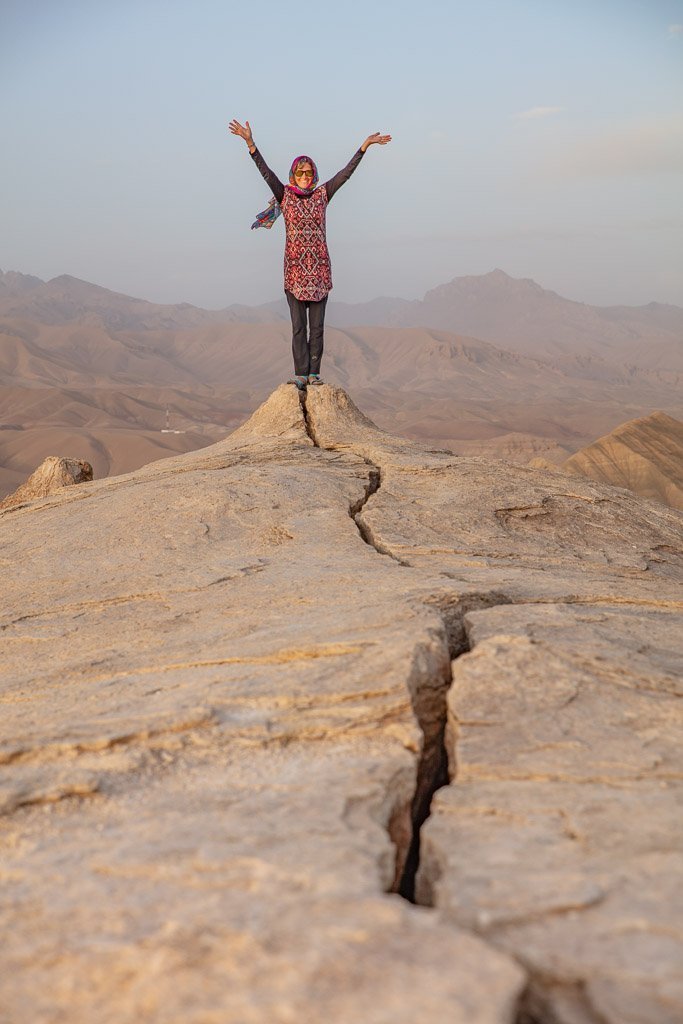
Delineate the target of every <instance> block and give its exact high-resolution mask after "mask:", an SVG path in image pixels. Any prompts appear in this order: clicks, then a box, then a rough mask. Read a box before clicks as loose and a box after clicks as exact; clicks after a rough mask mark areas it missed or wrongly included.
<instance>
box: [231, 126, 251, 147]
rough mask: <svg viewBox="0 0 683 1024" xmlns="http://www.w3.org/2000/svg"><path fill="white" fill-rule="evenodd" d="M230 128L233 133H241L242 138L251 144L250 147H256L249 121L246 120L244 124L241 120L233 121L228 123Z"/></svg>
mask: <svg viewBox="0 0 683 1024" xmlns="http://www.w3.org/2000/svg"><path fill="white" fill-rule="evenodd" d="M228 128H229V129H230V131H231V132H232V134H233V135H239V136H240V138H242V139H244V141H245V142H246V144H247V145H248V146H249V149H253V148H254V140H253V138H252V135H251V126H250V124H249V122H248V121H245V122H244V125H241V124H240V123H239V121H231V122H230V124H229V125H228Z"/></svg>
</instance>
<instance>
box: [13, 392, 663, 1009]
mask: <svg viewBox="0 0 683 1024" xmlns="http://www.w3.org/2000/svg"><path fill="white" fill-rule="evenodd" d="M682 524H683V516H681V514H680V513H677V512H675V511H673V510H671V509H667V508H665V507H663V506H660V505H658V504H656V503H654V502H648V501H644V500H642V499H638V498H636V497H635V496H633V495H631V494H628V493H627V492H624V491H619V490H616V489H613V488H610V487H607V486H603V485H599V484H594V483H591V482H589V481H578V480H576V479H575V478H570V477H565V478H563V477H562V476H560V475H558V474H547V475H546V474H545V473H544V472H543V471H542V470H530V469H528V468H522V467H515V466H507V465H505V464H504V463H495V462H487V461H485V460H483V459H478V458H469V459H467V458H456V457H455V456H453V455H451V454H450V453H447V452H441V451H435V450H432V449H429V448H427V447H425V446H421V445H418V444H415V443H414V442H407V441H404V440H402V439H400V438H394V437H390V436H389V435H387V434H384V433H383V432H381V431H379V430H377V428H376V427H374V425H373V424H372V423H371V422H370V421H369V420H368V419H367V418H366V417H364V416H363V415H362V414H361V413H359V411H358V410H357V409H356V408H355V406H354V405H353V403H352V402H351V400H350V399H349V398H348V396H347V395H346V394H345V393H344V392H343V391H341V390H340V389H337V388H334V387H331V386H328V385H324V386H321V387H318V388H311V389H310V390H309V393H308V395H307V397H306V400H305V405H304V406H302V404H301V403H300V401H299V395H298V393H297V392H296V391H295V389H294V388H291V387H287V386H282V387H280V388H278V389H277V390H276V391H275V392H274V393H273V395H271V397H270V398H269V399H268V401H267V402H266V403H264V405H263V406H262V407H261V408H260V409H258V410H257V411H256V412H255V413H254V415H253V416H252V418H251V419H250V420H249V421H248V422H247V423H246V424H245V425H244V426H243V427H241V428H240V429H239V430H238V431H236V432H235V433H234V434H232V435H231V436H230V437H229V438H227V439H226V440H225V441H223V442H220V443H219V444H216V445H213V446H211V447H209V448H204V449H202V450H200V451H198V452H192V453H189V454H187V455H183V456H179V457H175V458H170V459H165V460H163V461H162V462H158V463H154V464H151V465H150V466H147V467H145V468H144V469H142V470H139V471H137V472H135V473H131V474H128V475H126V476H120V477H115V478H109V479H107V480H102V481H96V482H91V483H85V484H79V485H78V486H76V487H71V488H68V489H65V490H63V491H61V492H59V493H57V494H56V495H54V496H52V497H48V498H43V499H39V500H37V501H33V502H32V503H30V504H27V505H24V506H21V507H15V508H14V509H7V510H6V511H5V512H3V513H2V514H0V545H1V548H0V557H1V558H2V565H3V570H4V572H3V577H4V585H3V589H4V596H5V601H4V603H3V609H2V620H1V621H0V645H1V646H2V665H3V674H2V683H1V688H0V702H1V707H2V714H1V716H0V723H1V724H0V815H1V816H0V851H1V854H0V880H1V881H2V896H1V897H0V927H1V928H2V934H3V937H4V938H3V944H2V948H1V950H0V1007H2V1014H4V1016H3V1015H2V1014H0V1019H2V1020H3V1021H4V1020H5V1019H6V1020H7V1021H8V1022H10V1024H23V1022H25V1021H26V1022H29V1021H30V1022H31V1024H42V1022H46V1024H47V1022H55V1024H57V1022H60V1024H61V1022H68V1024H81V1022H86V1021H87V1022H89V1024H90V1022H92V1021H93V1020H97V1021H98V1024H100V1022H102V1024H108V1022H109V1021H111V1022H112V1024H113V1022H116V1024H122V1022H123V1024H128V1022H130V1024H133V1022H135V1024H139V1022H140V1024H144V1022H154V1024H157V1022H158V1024H161V1022H164V1024H166V1022H168V1024H175V1022H178V1024H180V1022H181V1021H182V1022H183V1024H211V1022H214V1021H215V1022H221V1024H225V1022H229V1024H233V1022H234V1024H294V1022H296V1024H301V1022H303V1021H305V1022H307V1024H308V1022H311V1024H317V1022H318V1021H320V1022H325V1024H328V1022H330V1024H337V1022H339V1024H342V1022H344V1024H347V1022H349V1021H354V1022H355V1021H357V1022H359V1024H385V1022H386V1024H402V1022H406V1024H407V1022H408V1021H410V1022H411V1024H413V1022H415V1021H420V1022H431V1021H439V1022H441V1021H445V1020H448V1021H449V1022H454V1024H460V1022H462V1024H514V1022H519V1024H521V1022H532V1021H535V1022H541V1024H545V1022H548V1024H551V1022H553V1024H554V1022H559V1024H604V1022H605V1021H607V1022H608V1024H639V1022H652V1024H655V1022H657V1024H660V1022H666V1024H668V1022H669V1021H671V1022H672V1024H673V1021H674V1020H680V1019H681V1017H682V1016H683V993H682V992H681V980H680V974H677V970H678V965H679V964H680V963H681V959H682V956H683V941H682V936H681V928H680V921H681V913H680V908H677V905H676V904H677V901H679V900H680V893H681V892H682V891H683V885H682V883H683V857H682V855H681V842H680V839H681V837H680V822H681V806H680V805H681V794H682V793H683V771H682V765H681V755H680V753H679V752H680V750H681V732H682V731H683V725H682V718H681V711H680V695H681V679H680V664H681V643H680V637H681V635H682V634H683V631H682V630H681V612H680V582H681V564H682V559H681V533H682ZM451 676H452V679H453V685H452V687H451V689H450V691H449V692H448V693H447V689H448V686H449V684H450V681H451ZM446 756H447V758H448V762H447V764H446V760H445V758H446ZM449 778H450V780H451V784H450V785H444V783H446V782H448V780H449ZM438 786H443V788H441V789H439V790H438V792H437V793H436V795H435V796H434V798H433V800H432V813H431V817H429V818H428V819H427V821H426V824H425V825H424V828H423V829H422V840H421V844H418V843H417V840H414V841H412V842H411V819H412V823H413V825H416V824H421V822H422V820H423V819H424V817H425V815H426V814H427V812H428V808H429V802H430V800H431V793H432V792H433V790H434V789H435V788H437V787H438ZM420 845H421V853H420V855H419V867H418V853H417V851H418V850H419V847H420ZM411 863H412V870H413V871H414V870H415V868H417V879H416V887H415V895H416V898H417V901H418V903H422V904H424V906H411V905H410V904H409V903H408V902H406V901H405V900H403V899H401V897H400V896H399V895H396V894H392V891H395V890H398V889H400V890H401V891H404V888H402V883H401V877H402V876H403V877H404V878H405V875H404V868H405V870H406V872H407V871H408V870H409V868H410V865H411ZM404 884H405V883H404ZM406 891H407V890H406ZM428 906H431V907H433V909H426V907H428Z"/></svg>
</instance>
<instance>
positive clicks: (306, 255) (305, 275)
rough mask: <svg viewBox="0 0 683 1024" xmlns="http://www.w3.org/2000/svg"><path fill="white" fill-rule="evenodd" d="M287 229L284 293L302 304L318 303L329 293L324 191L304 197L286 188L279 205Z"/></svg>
mask: <svg viewBox="0 0 683 1024" xmlns="http://www.w3.org/2000/svg"><path fill="white" fill-rule="evenodd" d="M281 209H282V216H283V217H284V219H285V226H286V229H287V241H286V242H285V291H287V292H291V293H292V295H293V296H294V297H295V298H297V299H299V300H300V301H301V302H319V301H320V300H321V299H324V298H325V296H326V295H327V294H328V292H330V291H331V290H332V267H331V265H330V254H329V252H328V249H327V241H326V238H325V212H326V210H327V189H326V187H325V186H324V185H320V187H319V188H317V189H316V190H315V192H313V193H312V195H310V196H307V197H306V198H299V196H297V195H296V193H295V192H290V190H289V189H285V194H284V197H283V199H282V203H281Z"/></svg>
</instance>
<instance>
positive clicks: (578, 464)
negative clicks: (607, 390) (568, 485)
mask: <svg viewBox="0 0 683 1024" xmlns="http://www.w3.org/2000/svg"><path fill="white" fill-rule="evenodd" d="M562 469H563V471H564V472H569V473H575V474H576V475H577V476H587V477H589V478H590V479H591V480H598V481H600V482H601V483H606V484H612V485H613V486H615V487H627V488H628V489H629V490H631V491H635V492H636V494H641V495H643V497H645V498H657V499H658V500H659V501H663V502H664V503H665V504H667V505H671V506H673V508H678V509H683V423H681V422H680V421H679V420H675V419H673V418H672V417H671V416H667V415H666V414H665V413H662V412H655V413H652V415H651V416H645V417H643V418H642V419H637V420H631V421H629V422H628V423H622V424H621V426H619V427H617V429H616V430H613V431H612V432H611V433H610V434H607V435H606V436H605V437H600V438H598V440H597V441H594V442H593V444H590V445H588V446H587V447H586V448H582V449H581V450H580V451H578V452H575V454H574V455H572V456H571V458H569V459H568V460H567V461H566V462H565V463H564V465H563V466H562Z"/></svg>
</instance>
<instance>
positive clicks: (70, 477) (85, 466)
mask: <svg viewBox="0 0 683 1024" xmlns="http://www.w3.org/2000/svg"><path fill="white" fill-rule="evenodd" d="M92 478H93V473H92V466H91V465H90V463H89V462H83V461H82V460H81V459H64V458H60V457H59V456H57V455H50V456H48V458H47V459H45V460H44V461H43V462H41V464H40V465H39V466H38V469H37V470H36V471H35V473H32V474H31V476H30V477H29V478H28V480H27V481H26V482H25V483H23V484H22V485H21V486H20V487H18V488H17V489H16V491H14V493H13V494H8V496H7V497H6V498H4V499H3V500H2V501H0V509H3V508H11V507H13V506H16V505H21V504H23V503H24V502H27V501H33V499H34V498H44V497H46V495H48V494H53V493H54V492H55V491H57V490H59V489H60V488H62V487H70V486H71V485H72V484H80V483H83V482H84V481H86V480H92Z"/></svg>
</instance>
